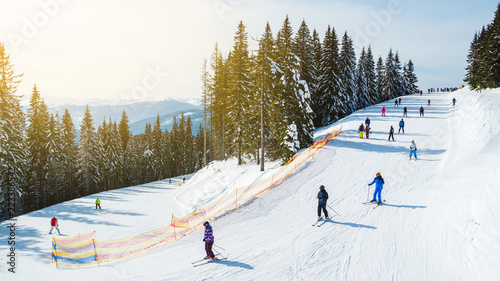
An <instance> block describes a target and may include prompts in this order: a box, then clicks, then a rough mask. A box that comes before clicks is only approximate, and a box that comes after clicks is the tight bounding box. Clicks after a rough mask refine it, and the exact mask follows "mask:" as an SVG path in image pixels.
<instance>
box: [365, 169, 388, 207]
mask: <svg viewBox="0 0 500 281" xmlns="http://www.w3.org/2000/svg"><path fill="white" fill-rule="evenodd" d="M374 183H375V192H374V193H373V200H372V201H370V202H377V197H378V203H377V204H378V205H380V204H382V188H383V187H384V179H383V178H382V175H380V172H377V175H376V177H375V179H373V181H372V183H369V184H368V186H370V185H372V184H374Z"/></svg>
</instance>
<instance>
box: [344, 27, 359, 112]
mask: <svg viewBox="0 0 500 281" xmlns="http://www.w3.org/2000/svg"><path fill="white" fill-rule="evenodd" d="M339 69H340V92H339V98H340V108H339V109H340V116H339V117H340V118H342V117H344V116H347V115H349V114H351V113H352V112H354V111H355V110H357V109H358V108H359V97H358V90H357V86H358V85H357V84H356V54H355V52H354V47H353V43H352V39H351V38H349V36H348V35H347V32H345V33H344V36H343V37H342V44H341V49H340V61H339Z"/></svg>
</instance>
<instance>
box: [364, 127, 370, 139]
mask: <svg viewBox="0 0 500 281" xmlns="http://www.w3.org/2000/svg"><path fill="white" fill-rule="evenodd" d="M365 132H366V138H367V139H369V138H370V127H368V126H366V127H365Z"/></svg>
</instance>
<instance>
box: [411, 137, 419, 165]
mask: <svg viewBox="0 0 500 281" xmlns="http://www.w3.org/2000/svg"><path fill="white" fill-rule="evenodd" d="M412 154H413V155H415V161H416V160H417V145H416V144H415V141H413V140H412V141H411V144H410V160H411V155H412Z"/></svg>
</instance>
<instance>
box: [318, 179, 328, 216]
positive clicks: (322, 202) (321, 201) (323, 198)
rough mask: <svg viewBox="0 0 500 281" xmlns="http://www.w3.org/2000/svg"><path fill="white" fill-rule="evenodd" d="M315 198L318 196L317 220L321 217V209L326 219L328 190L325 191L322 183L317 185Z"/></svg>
mask: <svg viewBox="0 0 500 281" xmlns="http://www.w3.org/2000/svg"><path fill="white" fill-rule="evenodd" d="M316 198H318V220H320V219H321V210H323V213H324V214H325V220H327V219H328V211H327V210H326V202H327V201H328V192H326V190H325V186H324V185H322V186H320V187H319V193H318V196H317V197H316Z"/></svg>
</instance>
